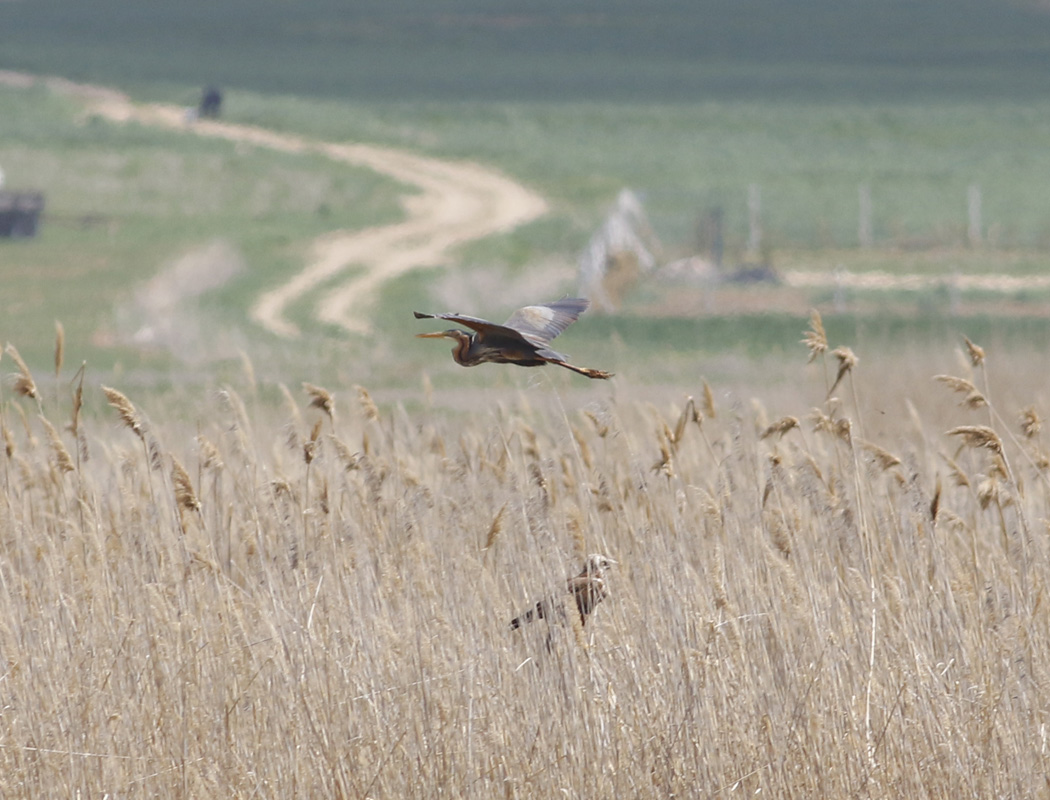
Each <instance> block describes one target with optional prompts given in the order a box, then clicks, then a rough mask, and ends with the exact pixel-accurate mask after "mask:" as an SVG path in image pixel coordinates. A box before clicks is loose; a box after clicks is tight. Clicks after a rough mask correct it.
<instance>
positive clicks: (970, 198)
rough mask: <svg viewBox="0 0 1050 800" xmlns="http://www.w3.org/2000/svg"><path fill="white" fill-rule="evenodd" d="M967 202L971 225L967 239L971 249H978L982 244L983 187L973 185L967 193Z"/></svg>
mask: <svg viewBox="0 0 1050 800" xmlns="http://www.w3.org/2000/svg"><path fill="white" fill-rule="evenodd" d="M966 200H967V206H968V209H967V210H968V217H969V223H968V225H967V228H966V234H967V238H969V240H970V246H971V247H977V246H978V245H980V244H981V239H982V236H981V187H980V186H979V185H978V184H976V183H971V184H970V188H969V189H968V190H967V192H966Z"/></svg>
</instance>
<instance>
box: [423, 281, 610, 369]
mask: <svg viewBox="0 0 1050 800" xmlns="http://www.w3.org/2000/svg"><path fill="white" fill-rule="evenodd" d="M588 305H590V301H588V300H585V299H583V298H579V297H566V298H562V299H561V300H555V301H554V302H553V303H541V304H539V305H534V306H525V307H524V308H519V309H518V310H517V311H515V312H514V313H513V314H511V315H510V319H508V320H507V321H506V322H504V323H503V324H502V325H497V324H496V323H494V322H488V321H486V320H483V319H478V318H477V317H469V316H466V315H465V314H423V313H421V312H419V311H416V312H413V313H414V314H415V315H416V319H446V320H448V321H450V322H455V323H458V324H459V325H463V326H464V327H467V328H470V329H471V331H472V333H467V332H466V331H462V330H459V329H457V328H452V329H450V330H447V331H438V332H436V333H419V334H416V335H417V337H418V338H420V339H441V338H445V339H452V340H453V341H454V342H455V343H456V346H455V347H454V348H453V349H452V358H454V359H455V360H456V363H457V364H462V365H463V366H464V367H475V366H477V365H478V364H484V363H486V362H491V363H496V364H517V365H518V366H519V367H542V366H543V365H544V364H556V365H557V366H559V367H565V369H571V370H572V371H573V372H578V373H579V374H580V375H586V376H587V377H588V378H603V379H604V378H611V377H612V373H611V372H604V371H602V370H600V369H591V368H590V367H577V366H575V365H573V364H570V363H569V362H568V357H567V356H564V355H562V354H561V353H558V352H556V351H554V350H551V349H550V343H551V340H553V339H554V337H555V336H557V335H558V334H559V333H561V332H562V331H564V330H565V329H566V328H568V327H569V326H570V325H572V323H574V322H575V321H576V320H577V319H578V318H579V316H580V314H582V313H583V312H584V311H586V310H587V306H588Z"/></svg>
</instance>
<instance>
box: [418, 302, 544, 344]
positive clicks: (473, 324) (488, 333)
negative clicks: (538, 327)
mask: <svg viewBox="0 0 1050 800" xmlns="http://www.w3.org/2000/svg"><path fill="white" fill-rule="evenodd" d="M412 313H413V314H415V315H416V319H445V320H448V321H449V322H455V323H457V324H459V325H462V326H463V327H465V328H470V329H471V330H473V331H477V332H478V333H479V334H480V335H481V336H483V337H490V338H496V337H499V338H503V339H510V340H512V341H515V342H519V343H521V344H523V345H527V346H528V347H530V348H533V349H535V348H536V346H537V343H536V342H535V341H530V340H529V339H528V338H526V337H525V335H524V334H523V333H522V332H521V331H519V330H516V329H515V328H510V327H507V326H506V325H497V324H496V323H495V322H489V321H488V320H484V319H480V318H478V317H469V316H467V315H466V314H424V313H423V312H421V311H413V312H412Z"/></svg>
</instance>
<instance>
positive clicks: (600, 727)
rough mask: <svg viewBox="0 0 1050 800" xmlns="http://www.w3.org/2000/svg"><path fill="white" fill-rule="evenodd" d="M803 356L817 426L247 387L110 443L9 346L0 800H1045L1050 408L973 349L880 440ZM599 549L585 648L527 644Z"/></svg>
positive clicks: (822, 351) (742, 408) (152, 412)
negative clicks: (447, 410)
mask: <svg viewBox="0 0 1050 800" xmlns="http://www.w3.org/2000/svg"><path fill="white" fill-rule="evenodd" d="M806 343H807V344H808V346H809V348H810V350H811V352H812V353H813V357H814V360H815V364H816V367H815V368H816V369H821V365H823V367H822V369H823V372H824V380H823V382H820V380H819V377H818V376H810V380H811V382H812V383H815V384H818V385H814V386H813V387H812V393H811V394H812V396H813V397H814V398H817V403H818V405H819V408H816V409H814V410H813V411H810V410H809V409H807V408H806V407H804V406H803V407H795V406H792V407H783V404H782V402H781V403H780V407H778V408H776V409H775V411H776V413H777V415H778V416H779V421H778V422H774V423H772V424H771V423H770V422H769V421H768V419H766V415H765V412H764V411H763V410H762V408H761V406H759V405H757V404H756V405H754V406H752V407H751V408H752V410H747V407H746V405H745V404H741V403H729V404H726V405H725V406H724V407H719V406H718V405H717V400H716V398H717V397H718V396H719V395H717V394H716V393H713V392H712V391H711V390H710V388H709V387H707V386H706V384H705V385H704V386H703V387H702V388H701V387H698V394H699V395H700V396H701V397H702V398H703V399H702V401H700V402H696V401H693V400H692V399H691V398H689V399H683V401H682V403H680V404H678V405H677V407H675V408H670V409H669V408H660V409H657V408H654V407H653V406H651V405H646V404H641V403H633V402H628V401H608V402H605V403H600V404H592V405H590V406H588V407H587V408H585V409H580V410H571V411H550V410H548V409H539V410H532V409H530V408H529V407H527V406H525V405H524V404H522V405H520V406H518V407H515V408H513V409H509V410H508V409H503V410H501V411H499V412H494V413H493V414H491V415H487V416H486V415H475V416H473V417H471V418H467V417H460V416H456V415H453V414H441V413H438V412H435V411H430V410H428V411H420V412H417V413H412V414H408V413H406V412H405V411H404V410H403V409H400V408H391V407H389V406H385V405H384V404H383V403H382V402H380V403H377V402H376V401H374V400H373V398H372V397H371V396H370V395H369V393H368V392H367V391H366V390H365V389H363V388H358V389H357V397H356V402H352V403H351V402H347V401H346V400H345V399H344V400H342V401H340V399H339V394H338V393H336V394H333V393H331V392H329V391H328V390H326V389H322V388H320V387H317V386H313V385H309V384H308V385H305V386H304V387H303V389H304V391H303V393H301V394H297V395H292V394H290V393H287V392H286V399H287V400H289V401H290V402H291V403H292V404H293V407H292V408H290V409H286V410H284V411H282V412H277V411H275V410H273V409H271V408H269V407H267V406H266V405H265V404H263V403H262V402H261V401H260V400H259V399H258V397H257V396H256V395H255V394H254V389H252V388H249V389H246V399H242V397H241V396H240V394H238V393H237V392H236V391H234V390H233V389H229V388H227V389H224V390H223V391H222V392H220V393H218V394H217V395H216V396H215V397H214V398H211V399H209V398H202V399H201V400H200V403H201V407H202V410H201V412H200V414H199V416H200V419H199V420H196V419H195V420H186V421H183V420H179V419H178V418H171V417H169V415H168V414H166V413H165V410H164V409H163V408H154V407H151V406H150V402H151V401H150V398H148V397H147V398H140V397H135V398H134V402H133V400H132V399H130V398H129V397H128V396H127V395H125V394H124V393H122V392H121V391H118V390H116V389H109V388H105V389H102V390H100V389H98V388H97V387H96V388H92V387H90V386H89V387H87V389H86V392H85V394H86V395H87V397H85V398H84V399H85V403H86V405H87V406H88V407H89V408H95V409H98V408H100V407H103V402H102V401H103V399H104V400H108V402H109V404H110V405H112V407H113V408H112V409H106V415H105V416H102V417H100V416H99V415H98V413H97V412H96V413H94V414H93V415H92V414H87V415H83V414H81V410H80V403H81V396H80V394H79V393H78V392H76V390H77V388H78V386H79V384H78V383H77V380H74V392H75V395H74V396H73V397H71V399H70V400H69V401H66V400H63V401H62V402H61V403H56V402H54V401H50V400H48V397H50V396H51V393H50V392H46V391H45V392H39V391H37V390H36V385H35V382H34V381H33V378H32V375H31V373H30V372H29V367H28V366H26V365H25V364H24V363H22V362H21V361H20V359H18V358H17V357H16V353H17V351H16V350H14V349H13V348H9V349H8V350H7V351H6V353H7V355H9V356H10V358H11V361H10V362H8V361H6V360H5V362H4V366H5V367H7V366H8V363H11V364H12V366H11V367H9V369H11V370H14V371H15V372H14V378H13V380H11V381H8V382H7V383H6V385H8V386H10V385H14V387H15V392H16V396H13V397H12V396H5V397H0V400H2V406H0V411H2V413H0V423H2V425H0V427H2V430H3V435H4V442H5V453H4V454H0V795H3V796H5V797H8V796H10V797H15V796H23V797H34V796H38V797H58V796H66V797H70V796H77V794H78V793H81V794H82V796H102V795H103V794H106V793H108V794H109V796H128V797H131V796H143V797H146V796H148V797H159V798H167V797H233V796H254V795H258V796H263V797H285V796H304V797H434V796H437V795H439V794H445V795H448V796H457V797H492V796H506V797H537V798H549V797H561V796H567V797H614V796H624V797H636V796H640V797H669V796H721V795H732V794H739V795H740V796H753V795H755V794H756V793H758V792H759V791H760V790H761V793H762V795H763V796H769V797H799V798H811V797H853V796H856V797H887V798H890V797H892V798H896V797H952V798H954V797H961V796H966V797H993V796H995V797H1025V796H1038V795H1041V794H1045V793H1046V792H1047V782H1046V778H1045V777H1044V776H1045V775H1046V774H1048V773H1050V764H1048V763H1047V748H1048V746H1050V745H1048V743H1047V739H1048V733H1047V723H1048V717H1050V685H1048V675H1047V672H1046V671H1045V666H1046V664H1047V663H1050V658H1048V656H1050V618H1048V615H1050V610H1048V603H1047V599H1046V591H1047V587H1048V583H1050V560H1048V558H1047V523H1046V521H1045V518H1046V517H1047V516H1048V512H1047V509H1048V506H1050V482H1048V479H1047V469H1048V467H1050V455H1048V454H1047V452H1046V450H1045V447H1044V443H1043V442H1042V440H1041V433H1040V418H1041V415H1040V413H1039V411H1038V410H1037V409H1038V402H1036V404H1035V405H1032V404H1031V403H1032V401H1033V400H1035V401H1038V400H1039V398H1021V400H1022V401H1023V402H1018V405H1017V407H1016V408H1014V407H1009V408H1007V407H1001V406H1000V403H1001V402H1002V403H1005V402H1006V401H1002V400H1000V398H1001V396H1002V395H1003V394H1005V390H1004V388H1003V384H1000V385H999V386H997V385H996V384H994V383H992V384H991V385H989V381H988V379H987V373H986V372H985V371H984V370H985V368H986V367H987V366H989V365H990V367H991V370H992V371H993V372H996V373H997V374H999V373H1002V374H1005V371H1004V370H998V371H997V365H996V361H995V356H994V354H992V353H989V354H988V356H987V359H986V358H985V355H984V352H983V351H980V352H981V357H980V359H977V358H976V357H974V358H973V360H972V363H966V362H964V363H963V366H964V367H965V368H966V369H964V370H963V371H964V372H965V371H968V368H969V367H971V366H972V367H976V368H977V369H978V372H977V374H966V375H963V376H958V377H955V376H939V377H938V379H937V381H934V380H928V383H927V385H926V386H923V387H919V388H917V387H908V388H909V390H912V389H913V390H914V391H915V392H917V393H921V394H922V395H924V396H933V397H938V398H940V399H941V401H942V402H941V405H940V406H937V408H938V411H937V412H936V413H933V412H929V409H930V405H929V404H925V405H923V408H924V409H926V412H925V415H924V414H921V413H920V412H919V411H917V410H915V409H914V407H911V408H912V414H911V418H910V419H909V418H908V415H907V414H902V415H901V416H900V417H899V418H892V419H888V420H887V419H884V420H883V422H882V423H881V424H876V423H874V422H869V420H874V419H876V417H877V416H878V414H879V412H880V411H882V410H884V409H886V408H887V406H888V400H887V397H886V396H884V395H878V394H877V393H874V392H871V391H869V390H868V389H866V388H865V387H864V385H863V384H862V383H860V384H857V383H855V382H857V381H858V379H859V378H860V377H861V376H862V375H863V372H864V369H865V363H866V361H867V360H868V357H867V356H865V358H862V359H859V360H858V359H857V358H856V357H855V356H853V353H852V351H848V352H847V351H846V350H841V349H840V350H838V351H836V350H834V349H832V348H830V347H829V345H828V343H827V341H826V337H825V336H824V334H823V330H822V329H821V328H820V321H819V318H815V320H814V328H813V330H812V331H810V333H809V334H808V335H807V337H806ZM975 352H977V351H975V350H974V349H973V348H970V350H969V353H970V355H971V356H973V354H974V353H975ZM804 360H805V358H804V351H803V348H801V347H800V348H799V362H800V369H810V370H812V369H814V368H804V367H802V362H803V361H804ZM940 368H941V370H943V369H944V367H943V364H942V365H941V367H940ZM934 372H935V371H932V370H931V372H929V373H928V374H927V378H928V379H930V378H932V377H933V375H934ZM836 376H837V378H836ZM79 377H80V376H79V375H78V378H79ZM814 377H816V378H817V381H812V378H814ZM833 382H834V383H837V384H838V385H837V387H836V389H837V391H839V392H840V393H841V394H842V398H839V397H837V396H832V397H828V398H827V399H826V400H824V399H823V398H825V397H826V396H827V394H828V387H829V386H831V385H832V384H833ZM942 384H947V385H942ZM883 389H884V390H885V391H900V386H899V385H894V384H887V385H886V386H884V387H883ZM953 389H954V390H956V391H960V392H962V393H963V394H964V395H966V396H970V395H971V394H972V393H973V392H977V393H979V395H980V396H981V398H982V400H983V402H981V403H967V404H964V405H963V406H959V405H957V404H956V398H955V397H953V395H952V390H953ZM102 392H105V398H103V397H102ZM131 394H132V395H133V396H134V392H131ZM897 400H900V398H897ZM1010 402H1013V400H1012V399H1011V401H1010ZM557 407H558V408H560V406H557ZM41 412H42V416H41V417H39V418H38V414H41ZM147 414H148V415H149V417H150V418H151V419H147V416H146V415H147ZM70 418H72V420H73V424H72V426H71V427H70V426H68V425H67V424H66V422H67V421H68V420H69V419H70ZM151 420H152V421H151ZM158 420H163V421H158ZM949 433H950V434H951V435H949ZM590 552H602V553H606V554H608V555H609V556H611V557H613V558H615V559H616V560H617V561H618V562H619V566H618V567H617V569H616V570H614V571H612V572H610V573H609V574H608V575H607V576H606V582H607V583H608V584H609V587H610V594H609V599H607V600H606V601H605V602H604V603H602V606H601V610H600V613H597V614H596V615H594V617H593V618H592V619H591V620H590V621H589V622H588V625H587V627H586V629H585V630H584V629H582V627H581V628H579V629H577V630H576V635H575V636H567V637H562V638H561V639H559V640H557V642H556V646H554V647H552V648H551V651H550V652H547V650H546V648H544V647H543V646H542V643H543V641H544V639H543V637H544V635H545V632H544V631H543V630H541V629H542V628H543V626H544V625H545V624H546V623H545V622H544V621H538V622H536V623H534V624H533V625H530V626H527V628H523V629H522V630H521V631H516V632H512V631H510V630H509V629H508V627H507V622H506V621H507V619H508V618H509V617H510V616H512V615H513V614H514V613H515V612H516V611H517V610H520V608H522V607H524V606H526V605H527V604H528V603H529V602H530V601H534V599H535V597H534V595H533V592H535V591H537V587H541V588H540V590H541V591H542V587H549V586H555V585H558V582H559V581H562V580H564V576H565V574H566V572H567V571H569V570H573V569H576V568H578V564H579V563H581V561H582V559H583V558H584V557H585V556H586V554H587V553H590ZM523 634H527V635H523Z"/></svg>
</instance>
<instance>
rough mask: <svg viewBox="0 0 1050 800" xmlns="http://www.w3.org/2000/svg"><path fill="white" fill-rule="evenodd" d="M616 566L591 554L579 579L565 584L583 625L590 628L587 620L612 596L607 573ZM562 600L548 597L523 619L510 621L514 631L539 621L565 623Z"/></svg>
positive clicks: (606, 559) (570, 579) (523, 615)
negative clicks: (608, 588) (606, 582)
mask: <svg viewBox="0 0 1050 800" xmlns="http://www.w3.org/2000/svg"><path fill="white" fill-rule="evenodd" d="M614 564H616V562H615V561H613V560H612V559H611V558H608V557H607V556H603V555H602V554H601V553H592V554H591V555H589V556H587V560H586V561H585V562H584V564H583V570H582V571H581V572H580V574H579V575H574V576H572V577H571V578H569V579H568V580H567V581H566V582H565V588H566V589H567V591H568V593H569V594H570V595H571V596H572V599H573V600H574V601H575V603H576V610H577V612H579V615H580V625H581V626H584V625H586V624H587V618H588V617H589V616H590V615H591V613H592V612H593V611H594V609H595V607H596V606H597V605H598V603H600V602H601V601H602V600H604V599H605V598H606V597H607V596H608V594H609V592H608V590H607V589H606V588H605V570H607V569H608V568H609V567H611V566H613V565H614ZM564 599H565V598H563V597H561V596H552V597H545V598H544V599H543V600H540V601H539V602H538V603H536V605H534V606H533V607H531V608H530V609H529V610H528V611H526V612H525V613H524V614H521V615H520V616H517V617H515V618H514V619H512V620H511V621H510V627H511V629H512V630H516V629H518V628H520V627H521V626H522V625H525V624H527V623H529V622H533V621H534V620H537V619H544V620H547V622H548V623H550V622H560V623H566V622H568V619H567V618H566V611H565V608H566V605H567V604H566V603H565V602H563V600H564Z"/></svg>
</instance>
